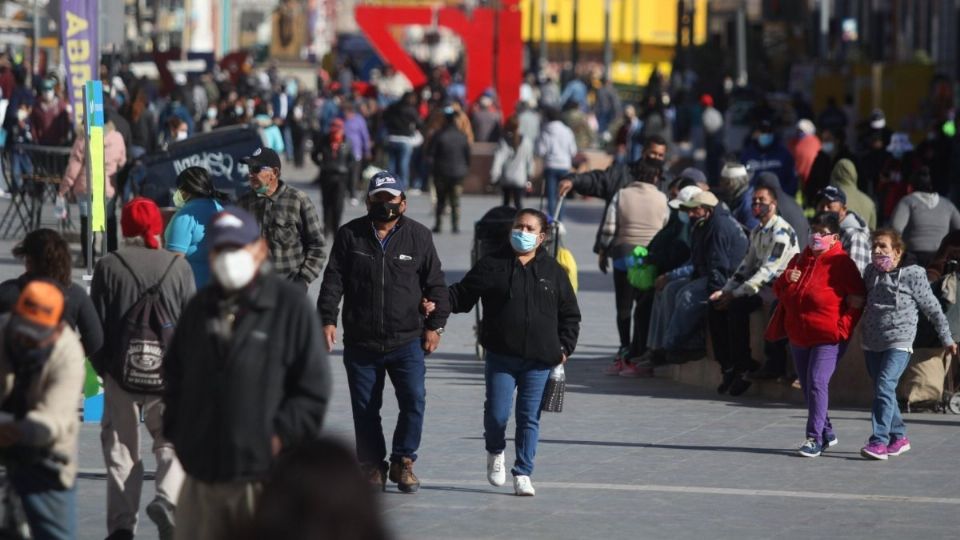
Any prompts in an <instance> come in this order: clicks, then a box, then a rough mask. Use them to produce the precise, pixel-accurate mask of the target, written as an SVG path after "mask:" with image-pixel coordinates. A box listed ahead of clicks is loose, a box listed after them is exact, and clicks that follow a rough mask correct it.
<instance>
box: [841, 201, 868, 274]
mask: <svg viewBox="0 0 960 540" xmlns="http://www.w3.org/2000/svg"><path fill="white" fill-rule="evenodd" d="M851 220H852V221H851ZM844 225H847V226H844ZM840 243H841V244H843V250H844V251H846V252H847V255H849V256H850V258H851V259H853V262H854V264H856V265H857V270H860V275H861V276H862V275H863V273H864V272H865V271H866V270H867V267H868V266H870V261H871V260H872V254H871V251H872V250H871V248H870V229H868V228H867V224H866V223H865V222H864V221H863V219H862V218H860V216H858V215H857V214H855V213H853V212H850V211H847V217H846V219H844V220H843V223H842V224H841V225H840Z"/></svg>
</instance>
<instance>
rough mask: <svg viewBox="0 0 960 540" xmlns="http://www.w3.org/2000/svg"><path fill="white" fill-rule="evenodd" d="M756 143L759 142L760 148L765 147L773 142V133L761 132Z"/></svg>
mask: <svg viewBox="0 0 960 540" xmlns="http://www.w3.org/2000/svg"><path fill="white" fill-rule="evenodd" d="M757 144H759V145H760V146H761V147H762V148H766V147H768V146H770V145H771V144H773V133H761V134H760V135H759V136H758V137H757Z"/></svg>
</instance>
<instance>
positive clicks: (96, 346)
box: [0, 229, 103, 358]
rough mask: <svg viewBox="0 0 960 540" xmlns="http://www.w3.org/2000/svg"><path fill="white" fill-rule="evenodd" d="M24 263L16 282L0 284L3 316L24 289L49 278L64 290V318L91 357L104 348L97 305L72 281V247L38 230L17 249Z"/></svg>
mask: <svg viewBox="0 0 960 540" xmlns="http://www.w3.org/2000/svg"><path fill="white" fill-rule="evenodd" d="M13 255H14V257H17V258H18V259H22V260H23V264H24V267H25V269H26V272H24V274H23V275H21V276H20V277H18V278H16V279H11V280H7V281H5V282H3V283H0V313H9V312H10V311H11V310H12V309H13V306H14V305H15V304H16V303H17V299H18V298H19V297H20V292H21V291H22V290H23V288H24V287H25V286H26V285H27V283H30V282H31V281H33V280H35V279H49V280H50V281H53V282H56V283H57V284H58V285H60V287H61V288H63V296H64V298H65V300H66V304H65V305H64V309H63V319H64V320H65V321H67V323H68V324H69V325H70V327H71V328H73V329H74V330H76V331H77V334H79V335H80V341H81V342H82V343H83V351H84V352H85V353H86V355H87V357H88V358H89V357H91V356H93V353H95V352H97V351H99V350H100V347H101V346H102V345H103V328H102V327H101V326H100V318H99V317H98V316H97V311H96V309H95V308H94V307H93V302H92V301H91V300H90V297H89V296H88V295H87V291H86V290H84V288H83V287H81V286H80V285H77V284H76V283H74V282H73V279H72V270H71V268H72V264H71V258H70V246H69V245H68V244H67V242H66V240H64V239H63V237H62V236H60V234H59V233H58V232H57V231H54V230H52V229H37V230H35V231H32V232H30V233H28V234H27V236H26V237H24V239H23V242H20V243H19V244H17V245H16V246H15V247H14V248H13Z"/></svg>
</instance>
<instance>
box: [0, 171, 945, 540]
mask: <svg viewBox="0 0 960 540" xmlns="http://www.w3.org/2000/svg"><path fill="white" fill-rule="evenodd" d="M310 174H312V173H311V172H310V171H305V172H301V173H299V174H297V175H295V176H296V177H300V179H307V178H309V176H310ZM308 189H311V193H312V195H313V196H314V198H315V199H316V198H317V197H318V195H317V193H316V190H315V189H313V188H308ZM498 201H499V198H494V197H465V198H464V211H463V214H464V217H463V225H464V232H463V233H462V234H460V235H459V236H454V235H451V234H443V235H440V236H438V237H437V238H436V244H437V247H438V250H439V252H440V256H441V259H442V261H443V265H444V269H445V270H446V272H447V280H448V282H453V281H455V280H457V279H459V278H460V277H462V276H463V274H464V273H465V271H466V270H467V269H468V267H469V262H470V257H469V251H470V243H471V238H472V232H471V229H472V223H473V222H474V221H475V220H476V219H478V218H479V217H480V216H481V215H482V214H483V212H484V211H486V210H487V209H488V208H489V207H491V206H493V205H495V204H498ZM531 202H532V205H533V206H536V201H531ZM601 211H602V205H600V204H599V203H598V202H596V201H583V202H581V201H578V202H574V203H572V204H570V205H569V207H568V214H567V217H566V218H565V223H566V226H567V229H568V231H569V235H568V241H567V245H568V247H570V248H571V250H572V251H573V253H574V255H575V257H576V258H577V261H578V262H579V264H580V292H579V299H580V306H581V310H582V312H583V317H584V321H583V325H582V330H581V334H580V345H579V347H578V349H577V351H576V353H575V354H574V355H573V357H572V358H571V359H570V362H569V364H568V369H567V378H568V386H567V391H568V394H567V401H566V403H565V410H564V412H563V413H561V414H549V413H545V414H544V416H543V419H542V431H541V434H540V436H541V440H540V446H539V449H538V454H537V468H536V471H535V473H534V475H533V480H534V484H535V487H536V489H537V496H536V497H534V498H518V497H514V496H513V495H512V488H510V487H509V486H506V487H504V488H494V487H492V486H490V485H489V484H487V482H486V478H485V465H486V454H485V451H484V445H483V432H482V406H483V389H484V386H483V365H482V363H480V362H479V361H478V360H477V359H476V357H475V354H474V336H473V330H472V328H473V324H474V320H473V316H472V315H456V316H452V318H451V320H450V323H449V324H448V326H447V333H446V334H445V335H444V336H443V340H442V343H441V345H440V349H439V351H438V352H437V353H435V354H433V355H431V356H430V357H428V360H427V366H428V370H427V409H426V420H425V429H424V435H423V443H422V446H421V450H420V454H419V455H420V458H419V461H418V462H417V466H416V472H417V474H418V475H419V476H420V478H421V480H422V482H423V487H422V489H421V491H420V492H419V493H418V494H416V495H404V494H401V493H399V492H398V491H396V489H395V488H390V490H389V492H388V493H386V494H384V495H383V497H382V501H383V503H384V507H385V511H386V520H387V521H388V523H389V525H390V527H391V529H392V530H393V532H394V533H395V535H396V537H397V538H399V539H402V540H419V539H468V538H476V539H481V538H484V539H488V538H520V539H526V538H546V539H586V538H603V539H607V540H612V539H620V538H623V539H628V538H629V539H634V538H652V539H661V538H662V539H686V538H689V539H698V540H699V539H705V538H707V539H714V538H737V539H742V538H805V539H806V538H895V539H901V538H924V539H926V538H948V537H949V538H955V537H956V535H957V533H958V530H960V517H958V516H960V416H950V415H938V414H910V415H907V422H908V426H909V434H910V439H911V441H912V442H913V447H914V450H912V451H911V452H909V453H907V454H905V455H904V456H902V457H899V458H891V459H890V461H888V462H867V461H865V460H863V459H861V458H860V456H859V448H860V446H861V445H862V444H863V442H864V441H865V439H866V438H867V437H868V435H869V433H870V421H869V412H868V411H866V410H853V409H849V410H834V411H833V415H832V416H833V420H834V425H835V427H836V430H837V434H838V436H839V439H840V444H839V446H837V447H835V448H834V449H832V450H831V451H829V452H827V453H826V454H825V455H824V456H822V457H820V458H817V459H802V458H799V457H795V456H794V454H793V450H794V448H796V447H797V446H799V444H800V443H801V442H802V440H803V435H804V422H805V416H806V412H805V410H804V409H802V408H799V407H797V406H792V405H791V406H787V405H782V404H777V403H769V402H765V401H760V400H756V399H733V398H719V397H718V396H717V395H716V394H715V393H713V392H712V391H711V390H709V389H702V388H694V387H690V386H683V385H679V384H676V383H674V382H671V381H668V380H664V379H638V380H625V379H621V378H619V377H607V376H603V375H601V374H600V371H601V368H602V367H603V366H605V365H606V364H607V362H608V361H609V359H610V357H612V355H613V354H614V353H615V351H616V345H617V338H616V329H615V326H614V313H613V292H612V289H613V286H612V279H611V278H610V277H608V276H604V275H602V274H600V273H599V271H598V270H597V265H596V259H595V257H594V256H593V254H592V253H591V246H592V245H593V238H594V232H595V230H596V223H597V221H598V220H599V218H600V214H601ZM360 212H361V208H350V207H348V213H349V216H350V217H355V216H357V215H359V214H360ZM408 216H410V217H412V218H413V219H416V220H418V221H421V222H424V223H427V224H428V225H432V217H431V212H430V208H429V198H428V197H426V196H419V197H412V198H411V204H410V210H409V211H408ZM445 228H446V229H447V230H449V226H448V225H447V226H446V227H445ZM12 245H13V242H12V241H2V242H0V278H4V279H6V278H8V277H13V276H15V275H17V274H18V273H19V271H20V269H19V266H18V265H17V263H16V261H14V260H13V258H12V256H10V255H9V250H10V247H11V246H12ZM77 277H78V279H79V274H78V275H77ZM318 288H319V281H318V282H317V283H315V284H314V286H313V287H312V288H311V291H310V292H311V295H312V296H313V297H316V294H317V289H318ZM341 359H342V357H341V354H340V351H339V350H338V351H335V353H334V354H333V356H332V357H331V362H332V365H333V372H334V374H335V383H334V389H335V393H334V397H333V401H332V403H331V406H330V410H329V417H328V420H327V427H326V433H327V434H328V435H330V436H333V437H337V438H340V439H342V440H344V441H351V442H352V439H353V428H352V421H351V416H350V407H349V400H348V393H347V387H346V377H345V375H344V370H343V367H342V363H341ZM385 395H386V396H387V397H386V399H385V403H386V405H385V407H384V414H383V416H384V419H385V424H386V425H387V428H388V433H387V437H388V440H389V436H390V433H391V432H392V428H393V422H394V419H395V417H396V405H395V400H394V399H393V397H392V395H393V393H392V389H391V388H390V387H389V385H388V387H387V389H386V391H385ZM512 430H513V427H512V422H511V427H510V428H508V434H512ZM144 436H145V438H147V440H145V441H144V444H143V447H144V449H145V453H149V438H148V436H146V433H145V431H144ZM512 450H513V442H512V437H511V438H510V439H509V442H508V446H507V452H508V457H509V456H510V454H511V453H512ZM146 463H147V469H148V470H153V460H152V458H150V457H149V456H148V457H147V459H146ZM80 467H81V469H82V475H81V479H80V480H79V486H78V506H79V508H78V513H79V522H80V531H81V533H80V538H84V539H95V538H103V537H104V536H105V532H106V531H105V519H106V518H105V511H106V502H105V493H106V488H105V482H104V480H103V461H102V456H101V452H100V441H99V426H97V425H84V426H83V428H82V430H81V442H80ZM318 488H320V489H323V487H322V486H318ZM152 496H153V492H152V488H151V487H150V486H149V485H148V486H145V489H144V494H143V501H142V507H145V506H146V504H147V503H148V502H149V501H150V499H151V497H152ZM141 517H142V519H143V520H144V521H143V522H142V526H141V530H140V534H139V535H138V537H139V538H156V530H155V528H154V527H153V525H152V523H150V522H149V520H147V519H146V517H145V515H141Z"/></svg>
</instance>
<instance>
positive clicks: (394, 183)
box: [367, 171, 403, 197]
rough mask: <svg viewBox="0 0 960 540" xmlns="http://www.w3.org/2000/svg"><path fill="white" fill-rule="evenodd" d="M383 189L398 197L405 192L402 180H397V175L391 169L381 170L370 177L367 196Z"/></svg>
mask: <svg viewBox="0 0 960 540" xmlns="http://www.w3.org/2000/svg"><path fill="white" fill-rule="evenodd" d="M381 191H386V192H387V193H389V194H391V195H393V196H394V197H396V196H397V195H402V194H403V186H402V185H401V184H400V180H397V177H396V176H394V175H393V173H391V172H390V171H380V172H378V173H377V174H375V175H373V177H372V178H371V179H370V184H369V185H368V186H367V197H369V196H371V195H374V194H376V193H380V192H381Z"/></svg>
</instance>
